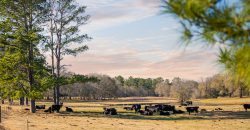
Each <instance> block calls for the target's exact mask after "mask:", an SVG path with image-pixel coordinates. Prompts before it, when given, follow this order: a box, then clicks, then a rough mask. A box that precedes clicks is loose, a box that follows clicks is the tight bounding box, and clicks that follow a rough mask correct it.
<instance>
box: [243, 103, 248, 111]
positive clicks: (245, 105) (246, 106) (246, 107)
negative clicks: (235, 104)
mask: <svg viewBox="0 0 250 130" xmlns="http://www.w3.org/2000/svg"><path fill="white" fill-rule="evenodd" d="M243 107H244V109H245V111H246V112H247V109H250V104H243Z"/></svg>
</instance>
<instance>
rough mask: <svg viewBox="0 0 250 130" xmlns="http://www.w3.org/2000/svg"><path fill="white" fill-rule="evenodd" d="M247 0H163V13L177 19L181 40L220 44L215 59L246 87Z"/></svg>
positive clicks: (249, 21)
mask: <svg viewBox="0 0 250 130" xmlns="http://www.w3.org/2000/svg"><path fill="white" fill-rule="evenodd" d="M249 4H250V3H249V0H240V1H237V2H236V1H230V0H164V2H163V8H164V13H167V14H171V15H173V16H174V17H175V18H177V19H178V20H179V22H180V23H181V25H182V29H183V36H182V40H183V42H186V43H190V42H192V41H196V42H197V41H199V42H203V43H204V42H206V43H208V44H210V45H214V44H216V43H219V44H222V45H223V46H224V47H221V51H220V56H219V61H220V62H221V63H223V64H224V65H225V67H226V68H227V70H229V71H231V72H233V74H234V76H235V79H236V80H235V81H236V82H240V81H243V83H244V84H246V85H248V87H250V67H249V66H250V61H249V57H250V53H249V52H250V47H249V46H250V17H249V14H250V6H249Z"/></svg>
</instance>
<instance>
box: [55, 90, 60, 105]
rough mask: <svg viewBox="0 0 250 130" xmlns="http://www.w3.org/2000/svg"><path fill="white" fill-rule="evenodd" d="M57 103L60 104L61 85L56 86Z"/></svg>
mask: <svg viewBox="0 0 250 130" xmlns="http://www.w3.org/2000/svg"><path fill="white" fill-rule="evenodd" d="M56 105H60V91H59V86H56Z"/></svg>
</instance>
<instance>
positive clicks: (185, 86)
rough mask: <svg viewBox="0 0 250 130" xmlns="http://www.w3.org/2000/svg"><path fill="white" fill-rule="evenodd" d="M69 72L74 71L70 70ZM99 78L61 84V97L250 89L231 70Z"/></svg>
mask: <svg viewBox="0 0 250 130" xmlns="http://www.w3.org/2000/svg"><path fill="white" fill-rule="evenodd" d="M67 75H68V76H69V75H71V74H67ZM91 76H94V77H97V79H98V80H99V81H98V82H95V83H93V82H87V83H75V84H73V85H64V86H62V87H61V88H60V92H61V98H62V99H68V100H71V99H73V98H74V99H76V98H77V99H80V100H102V99H112V98H118V97H132V96H133V97H134V96H138V97H139V96H140V97H142V96H160V97H173V98H177V99H179V101H185V100H188V99H191V98H217V97H236V96H238V97H243V96H249V95H250V92H249V91H248V89H247V87H246V86H244V84H239V85H236V84H234V81H233V79H232V78H231V76H230V75H228V74H217V75H214V76H212V77H208V78H205V79H201V81H199V82H197V81H194V80H185V79H181V78H179V77H176V78H173V79H172V80H169V79H163V78H162V77H159V78H146V79H144V78H135V77H129V78H127V79H126V78H124V77H122V76H117V77H115V78H111V77H110V76H107V75H99V74H94V75H91ZM44 97H45V98H46V99H52V97H53V91H52V90H49V91H47V92H45V93H44Z"/></svg>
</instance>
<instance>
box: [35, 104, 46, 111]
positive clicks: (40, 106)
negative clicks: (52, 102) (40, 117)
mask: <svg viewBox="0 0 250 130" xmlns="http://www.w3.org/2000/svg"><path fill="white" fill-rule="evenodd" d="M36 109H38V110H40V109H45V105H36Z"/></svg>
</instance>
